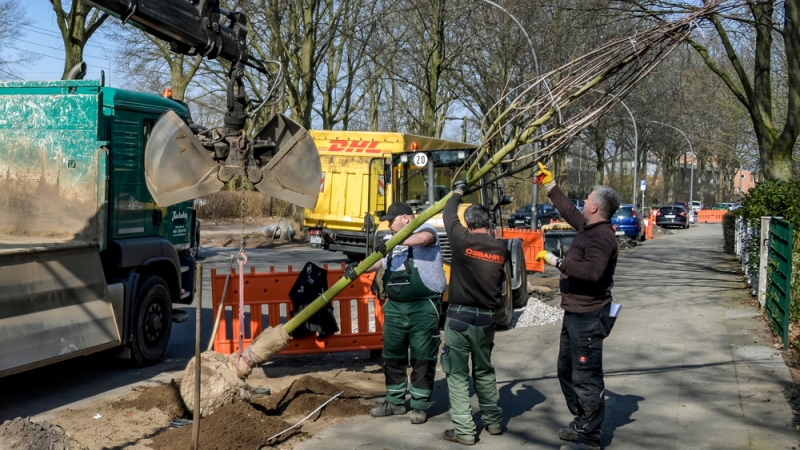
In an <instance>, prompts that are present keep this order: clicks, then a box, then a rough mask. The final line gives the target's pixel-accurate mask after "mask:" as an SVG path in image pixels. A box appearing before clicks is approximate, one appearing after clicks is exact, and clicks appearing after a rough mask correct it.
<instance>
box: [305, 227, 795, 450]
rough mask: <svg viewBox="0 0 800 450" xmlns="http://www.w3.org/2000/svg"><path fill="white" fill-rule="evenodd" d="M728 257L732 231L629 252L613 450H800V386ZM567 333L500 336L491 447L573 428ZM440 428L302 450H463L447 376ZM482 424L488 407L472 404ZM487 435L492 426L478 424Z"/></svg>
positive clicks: (357, 437)
mask: <svg viewBox="0 0 800 450" xmlns="http://www.w3.org/2000/svg"><path fill="white" fill-rule="evenodd" d="M734 268H735V266H734V264H733V263H732V261H731V258H730V257H729V256H728V255H725V254H724V253H722V228H721V226H719V225H716V224H713V225H700V226H697V227H693V228H690V229H689V230H679V232H678V233H677V234H676V235H672V236H664V237H661V238H659V239H656V240H653V241H648V242H646V243H645V244H644V245H643V246H640V247H638V248H635V249H629V250H624V251H623V252H621V255H620V259H619V264H618V266H617V272H616V277H615V282H616V286H615V288H614V290H613V294H614V298H615V300H616V301H617V302H619V303H622V305H623V308H622V311H621V313H620V318H619V319H618V320H617V323H616V326H615V328H614V330H613V332H612V333H611V336H610V337H609V338H608V339H606V341H605V352H604V357H605V358H604V367H605V380H606V397H607V400H606V420H605V423H604V424H603V446H604V447H606V446H608V447H609V448H613V449H620V450H622V449H645V448H646V449H681V450H683V449H695V448H698V449H699V448H703V449H737V448H746V449H793V448H795V447H797V448H800V445H798V439H799V438H800V432H798V431H797V430H796V429H795V427H794V426H793V425H792V409H791V407H790V405H789V403H788V401H787V400H786V398H785V395H784V392H785V391H786V390H787V388H786V387H787V386H789V385H790V384H791V382H792V380H791V376H790V374H789V371H788V369H787V368H786V365H785V364H784V362H783V359H782V358H781V356H780V354H779V353H778V352H777V351H774V350H772V349H771V348H769V347H768V345H769V344H768V342H767V341H766V340H764V339H762V338H761V337H760V336H761V335H762V334H763V333H762V330H763V326H762V325H761V324H760V323H759V322H758V321H757V320H756V319H755V318H754V316H755V314H756V311H755V309H753V307H751V306H749V302H747V303H745V302H742V300H744V299H746V298H747V292H746V291H745V290H744V289H741V288H740V287H739V286H740V283H739V282H737V281H736V277H735V274H734V272H733V271H734ZM560 327H561V325H560V324H557V325H548V326H542V327H535V328H525V329H516V330H512V331H508V332H501V333H498V334H497V336H496V339H495V349H494V354H493V361H494V364H495V366H496V368H497V379H498V385H499V388H500V406H501V407H502V408H503V410H504V415H505V421H504V424H503V426H504V428H507V429H506V431H505V432H504V434H503V435H502V436H490V435H489V434H488V433H485V432H483V433H481V434H479V436H478V439H479V442H478V445H484V446H489V447H484V448H493V449H494V448H498V449H501V448H502V449H504V448H530V449H551V448H559V446H560V445H561V444H562V442H561V441H559V440H558V437H557V431H558V428H559V427H563V426H565V425H567V424H568V423H569V421H570V420H571V417H570V416H569V412H568V411H567V408H566V405H565V404H564V400H563V396H562V394H561V391H560V388H559V384H558V380H557V378H556V373H555V367H556V356H557V353H558V336H559V332H560ZM433 400H434V401H435V404H434V405H433V406H432V407H431V410H430V411H429V414H430V416H431V417H430V419H429V420H428V423H426V424H424V425H411V424H410V423H409V416H399V417H389V418H383V419H372V418H364V417H358V418H354V419H350V420H349V421H347V422H344V423H342V424H341V425H338V426H334V427H332V428H330V429H328V430H327V431H326V432H324V433H322V434H319V435H317V436H315V437H314V438H313V439H312V440H310V441H307V442H306V443H304V444H303V445H301V446H300V447H298V449H302V450H310V449H325V450H337V449H342V450H344V449H347V450H351V449H354V448H358V449H376V450H381V449H391V450H399V449H456V448H461V447H460V446H459V445H458V444H453V443H449V442H446V441H443V440H442V438H441V436H442V431H443V430H445V429H446V428H452V425H451V422H450V415H449V413H448V408H449V402H448V399H447V387H446V383H445V380H444V374H443V373H442V372H441V371H439V372H438V373H437V377H436V385H435V388H434V394H433ZM472 400H473V412H475V413H476V414H475V417H476V419H478V418H479V414H477V412H478V411H479V410H478V407H477V399H476V398H475V397H474V395H473V397H472ZM478 427H479V429H481V424H480V422H479V421H478Z"/></svg>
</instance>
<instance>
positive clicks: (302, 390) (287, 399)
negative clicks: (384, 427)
mask: <svg viewBox="0 0 800 450" xmlns="http://www.w3.org/2000/svg"><path fill="white" fill-rule="evenodd" d="M342 391H344V394H342V395H340V396H339V397H337V398H336V399H335V400H333V401H332V402H330V403H328V404H327V405H326V406H325V408H324V409H323V410H322V411H321V412H320V415H319V416H318V417H328V418H333V417H353V416H358V415H361V414H366V413H367V412H368V411H369V408H370V405H369V404H368V403H366V402H364V401H363V400H362V399H363V398H364V397H365V396H364V395H363V394H362V393H361V392H358V391H356V390H354V389H351V388H347V387H342V386H339V385H336V384H333V383H330V382H328V381H325V380H322V379H320V378H316V377H312V376H308V375H306V376H304V377H301V378H298V379H297V380H295V381H294V383H292V384H291V386H289V387H288V388H287V389H284V390H283V391H281V392H279V393H277V394H274V395H271V396H269V397H257V398H255V399H253V403H254V404H256V405H258V406H260V407H261V408H263V409H264V411H266V412H267V413H269V414H285V415H286V416H287V417H295V416H300V417H305V416H307V415H308V414H310V413H311V412H312V411H314V410H315V409H317V408H319V407H320V406H321V405H322V404H323V403H325V402H326V401H328V400H329V399H330V398H331V397H333V396H334V395H336V394H338V393H340V392H342ZM314 419H315V420H316V418H314Z"/></svg>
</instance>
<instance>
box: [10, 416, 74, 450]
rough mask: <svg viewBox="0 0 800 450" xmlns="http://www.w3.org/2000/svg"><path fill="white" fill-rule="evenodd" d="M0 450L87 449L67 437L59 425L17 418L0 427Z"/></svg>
mask: <svg viewBox="0 0 800 450" xmlns="http://www.w3.org/2000/svg"><path fill="white" fill-rule="evenodd" d="M0 449H3V450H6V449H9V450H11V449H13V450H85V449H86V447H84V446H83V445H81V444H80V443H79V442H78V441H76V440H75V439H72V438H71V437H69V436H67V433H66V432H65V431H64V429H63V428H61V427H59V426H58V425H53V424H51V423H49V422H31V421H30V420H28V419H22V418H20V417H17V418H16V419H14V420H6V421H5V422H4V423H3V425H0Z"/></svg>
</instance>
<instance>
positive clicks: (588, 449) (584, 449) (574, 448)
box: [561, 442, 600, 450]
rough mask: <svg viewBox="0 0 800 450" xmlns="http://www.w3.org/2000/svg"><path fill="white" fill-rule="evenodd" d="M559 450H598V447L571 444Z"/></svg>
mask: <svg viewBox="0 0 800 450" xmlns="http://www.w3.org/2000/svg"><path fill="white" fill-rule="evenodd" d="M561 450H600V445H594V444H586V443H583V442H573V443H571V444H567V445H562V446H561Z"/></svg>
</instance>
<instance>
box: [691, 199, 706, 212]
mask: <svg viewBox="0 0 800 450" xmlns="http://www.w3.org/2000/svg"><path fill="white" fill-rule="evenodd" d="M690 206H691V207H692V211H700V210H702V209H703V202H699V201H697V200H695V201H693V202H691V205H690Z"/></svg>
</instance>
